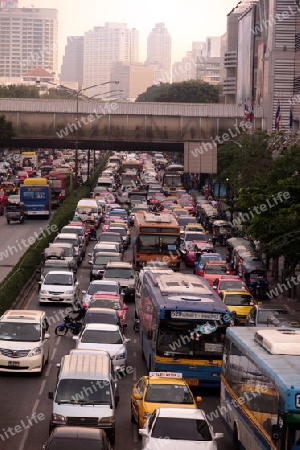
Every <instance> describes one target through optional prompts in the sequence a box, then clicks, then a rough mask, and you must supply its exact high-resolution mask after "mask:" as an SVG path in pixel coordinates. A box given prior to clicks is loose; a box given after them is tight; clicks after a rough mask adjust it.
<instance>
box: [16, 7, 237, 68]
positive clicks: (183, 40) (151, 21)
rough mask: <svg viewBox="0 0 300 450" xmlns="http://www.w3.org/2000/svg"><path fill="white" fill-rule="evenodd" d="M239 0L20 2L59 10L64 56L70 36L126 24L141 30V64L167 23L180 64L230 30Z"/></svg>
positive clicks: (60, 37)
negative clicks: (195, 45) (196, 47)
mask: <svg viewBox="0 0 300 450" xmlns="http://www.w3.org/2000/svg"><path fill="white" fill-rule="evenodd" d="M238 2H239V0H150V1H143V0H105V1H104V0H19V7H23V6H25V7H32V6H34V7H35V8H39V7H40V8H56V9H58V10H59V46H60V52H59V53H60V55H62V54H64V46H65V44H66V38H67V36H78V35H83V34H84V32H85V31H88V30H91V29H92V28H93V27H95V26H103V25H104V24H105V22H122V23H126V24H127V25H128V27H129V28H136V29H137V30H138V31H139V47H140V61H141V62H143V61H144V60H145V59H146V48H147V37H148V35H149V33H150V32H151V30H152V28H153V27H154V25H155V23H159V22H163V23H164V24H165V27H166V28H167V29H168V31H169V33H170V35H171V38H172V62H175V61H180V60H181V58H182V57H183V56H185V54H186V52H187V51H189V50H190V49H191V45H192V42H194V41H204V40H205V38H206V36H221V35H222V34H224V33H225V31H226V15H227V14H228V13H229V12H230V11H231V10H232V8H233V7H235V6H236V5H237V4H238Z"/></svg>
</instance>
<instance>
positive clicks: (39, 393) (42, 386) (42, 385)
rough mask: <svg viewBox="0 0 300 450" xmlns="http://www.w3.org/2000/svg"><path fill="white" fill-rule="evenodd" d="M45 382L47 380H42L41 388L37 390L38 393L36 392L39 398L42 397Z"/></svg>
mask: <svg viewBox="0 0 300 450" xmlns="http://www.w3.org/2000/svg"><path fill="white" fill-rule="evenodd" d="M46 381H47V380H43V381H42V382H41V387H40V390H39V392H38V396H41V395H42V393H43V390H44V387H45V384H46Z"/></svg>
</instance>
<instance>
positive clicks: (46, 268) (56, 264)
mask: <svg viewBox="0 0 300 450" xmlns="http://www.w3.org/2000/svg"><path fill="white" fill-rule="evenodd" d="M53 270H56V271H66V270H67V271H68V272H74V270H73V268H72V266H71V265H70V263H69V261H67V260H65V259H46V261H45V262H44V264H43V265H42V267H41V268H40V269H37V270H36V273H37V274H39V275H40V282H43V281H44V279H45V276H46V275H47V273H48V272H50V271H53Z"/></svg>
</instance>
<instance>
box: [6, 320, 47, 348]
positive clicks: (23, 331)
mask: <svg viewBox="0 0 300 450" xmlns="http://www.w3.org/2000/svg"><path fill="white" fill-rule="evenodd" d="M0 339H1V340H3V341H18V342H23V341H24V342H38V341H39V340H40V339H41V326H40V324H38V323H16V322H14V323H12V322H1V323H0ZM28 352H29V350H28Z"/></svg>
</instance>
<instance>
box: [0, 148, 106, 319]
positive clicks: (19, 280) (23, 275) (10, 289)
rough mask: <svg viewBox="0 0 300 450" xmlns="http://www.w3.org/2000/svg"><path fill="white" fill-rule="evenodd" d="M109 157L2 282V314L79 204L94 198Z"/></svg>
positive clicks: (57, 214)
mask: <svg viewBox="0 0 300 450" xmlns="http://www.w3.org/2000/svg"><path fill="white" fill-rule="evenodd" d="M108 158H109V154H108V153H107V154H105V156H104V157H103V158H102V160H101V161H100V162H99V164H98V165H97V167H96V170H95V172H94V173H93V175H92V176H91V177H90V178H89V180H88V183H87V185H86V186H81V187H80V188H78V190H77V195H72V194H71V195H69V196H68V197H67V198H66V199H65V200H64V202H63V203H62V204H61V205H60V206H59V208H58V209H57V211H56V212H55V214H54V215H53V217H52V219H51V221H50V222H49V224H48V225H47V227H46V228H45V229H44V230H43V231H42V232H41V233H40V235H39V236H37V237H36V240H35V242H34V243H33V244H32V245H31V246H30V247H29V248H28V249H27V250H26V252H25V253H24V255H23V256H22V257H21V258H20V260H19V261H18V263H17V264H16V266H15V267H14V268H13V269H12V271H11V272H10V273H9V274H8V275H7V277H6V278H5V279H4V280H3V281H2V282H1V283H0V314H3V313H4V311H6V310H7V309H10V308H11V307H12V305H13V303H14V302H15V301H16V299H17V297H18V296H19V295H20V294H21V291H22V289H23V288H24V286H25V285H26V283H27V282H28V281H29V280H30V279H31V277H32V276H33V275H34V274H35V272H36V269H37V267H38V266H39V265H40V264H41V262H42V257H43V252H44V249H45V248H47V247H48V246H49V244H50V243H51V242H53V240H54V238H55V236H56V235H57V233H58V232H59V231H60V230H61V229H62V228H63V227H64V226H65V225H67V224H68V223H69V221H70V220H71V219H72V218H73V216H74V211H75V208H76V206H77V203H78V201H79V200H80V199H82V198H86V197H90V190H91V186H94V185H95V184H96V180H97V178H98V176H99V174H100V172H101V171H102V170H103V168H104V166H105V164H106V162H107V160H108Z"/></svg>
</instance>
